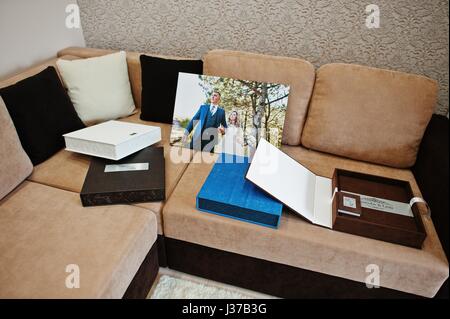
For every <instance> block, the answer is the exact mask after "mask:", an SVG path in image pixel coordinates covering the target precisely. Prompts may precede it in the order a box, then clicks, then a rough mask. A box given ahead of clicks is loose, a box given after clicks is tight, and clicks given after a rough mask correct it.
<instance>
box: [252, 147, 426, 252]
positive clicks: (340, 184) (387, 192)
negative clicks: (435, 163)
mask: <svg viewBox="0 0 450 319" xmlns="http://www.w3.org/2000/svg"><path fill="white" fill-rule="evenodd" d="M246 179H247V180H249V181H251V182H252V183H254V184H255V185H257V186H258V187H259V188H261V189H262V190H264V191H265V192H266V193H268V194H270V195H271V196H273V197H274V198H276V199H277V200H279V201H280V202H281V203H283V204H284V205H285V206H287V207H289V208H290V209H291V210H292V211H293V212H295V213H297V214H299V215H300V216H302V217H303V218H305V219H307V220H308V221H310V222H311V223H313V224H316V225H320V226H324V227H327V228H330V229H333V230H338V231H342V232H346V233H350V234H354V235H359V236H364V237H368V238H373V239H378V240H383V241H388V242H391V243H396V244H401V245H405V246H410V247H414V248H421V247H422V244H423V241H424V240H425V238H426V231H425V228H424V224H423V221H422V215H421V213H420V210H419V208H418V205H416V204H417V203H424V204H425V205H426V203H425V201H424V200H423V199H422V198H420V197H415V196H414V194H413V192H412V189H411V185H410V184H409V182H408V181H403V180H396V179H391V178H388V177H383V176H375V175H369V174H364V173H359V172H353V171H347V170H343V169H339V168H336V169H335V170H334V174H333V177H332V178H327V177H322V176H318V175H316V174H314V173H313V172H312V171H310V170H309V169H307V168H306V167H305V166H303V165H302V164H301V163H299V162H297V161H296V160H294V159H293V158H291V157H289V156H288V155H287V154H285V153H283V152H282V151H281V150H280V149H278V148H276V147H274V146H273V145H272V144H270V143H268V142H267V141H265V140H264V139H261V140H260V142H259V145H258V148H257V150H256V152H255V154H254V156H253V158H252V160H251V165H250V167H249V169H248V171H247V174H246ZM426 206H427V205H426ZM425 218H426V217H425Z"/></svg>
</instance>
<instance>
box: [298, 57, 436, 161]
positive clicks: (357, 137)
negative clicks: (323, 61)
mask: <svg viewBox="0 0 450 319" xmlns="http://www.w3.org/2000/svg"><path fill="white" fill-rule="evenodd" d="M437 90H438V88H437V83H436V81H434V80H432V79H429V78H426V77H424V76H419V75H414V74H407V73H402V72H396V71H390V70H382V69H376V68H371V67H366V66H361V65H352V64H343V63H332V64H327V65H324V66H322V67H320V68H319V70H318V71H317V76H316V83H315V85H314V91H313V95H312V98H311V103H310V106H309V112H308V118H307V119H306V123H305V127H304V128H303V134H302V144H303V145H304V146H306V147H307V148H310V149H313V150H316V151H322V152H327V153H331V154H335V155H339V156H343V157H348V158H352V159H356V160H360V161H366V162H371V163H376V164H382V165H387V166H392V167H398V168H408V167H411V166H413V165H414V162H415V161H416V156H417V151H418V150H419V144H420V141H421V139H422V136H423V134H424V132H425V128H426V127H427V124H428V122H429V121H430V118H431V115H432V114H433V111H434V108H435V105H436V99H437Z"/></svg>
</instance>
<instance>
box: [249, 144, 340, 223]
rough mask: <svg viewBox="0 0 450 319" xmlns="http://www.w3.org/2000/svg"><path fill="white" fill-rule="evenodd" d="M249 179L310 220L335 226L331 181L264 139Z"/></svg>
mask: <svg viewBox="0 0 450 319" xmlns="http://www.w3.org/2000/svg"><path fill="white" fill-rule="evenodd" d="M246 178H247V179H248V180H249V181H251V182H253V183H254V184H256V185H258V186H259V187H260V188H262V189H263V190H264V191H266V192H267V193H269V194H270V195H272V196H273V197H275V198H276V199H278V200H279V201H280V202H282V203H283V204H284V205H286V206H287V207H289V208H290V209H292V210H293V211H295V212H297V213H299V214H300V215H302V216H303V217H304V218H306V219H308V220H309V221H310V222H312V223H314V224H317V225H321V226H324V227H328V228H332V201H333V193H332V180H331V179H330V178H326V177H322V176H317V175H315V174H314V173H313V172H311V171H310V170H308V169H307V168H306V167H304V166H303V165H301V164H299V163H298V162H297V161H295V160H294V159H292V158H291V157H289V156H288V155H286V154H285V153H283V152H282V151H280V150H279V149H278V148H276V147H274V146H273V145H272V144H270V143H269V142H267V141H266V140H265V139H261V140H260V141H259V145H258V149H257V150H256V152H255V155H254V157H253V159H252V164H251V165H250V168H249V170H248V172H247V175H246Z"/></svg>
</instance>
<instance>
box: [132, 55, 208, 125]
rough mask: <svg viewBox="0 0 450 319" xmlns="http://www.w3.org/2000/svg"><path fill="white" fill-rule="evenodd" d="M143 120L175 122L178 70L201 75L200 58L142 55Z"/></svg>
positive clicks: (201, 64)
mask: <svg viewBox="0 0 450 319" xmlns="http://www.w3.org/2000/svg"><path fill="white" fill-rule="evenodd" d="M140 60H141V68H142V111H141V119H142V120H144V121H154V122H161V123H168V124H172V120H173V111H174V107H175V96H176V92H177V82H178V72H185V73H195V74H202V72H203V62H202V61H201V60H172V59H162V58H158V57H152V56H147V55H141V57H140Z"/></svg>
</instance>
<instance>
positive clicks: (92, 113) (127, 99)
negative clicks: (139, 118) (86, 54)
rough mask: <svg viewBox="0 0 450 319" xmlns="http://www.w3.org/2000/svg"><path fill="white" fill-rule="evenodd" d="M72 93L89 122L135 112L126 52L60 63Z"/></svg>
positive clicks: (64, 79)
mask: <svg viewBox="0 0 450 319" xmlns="http://www.w3.org/2000/svg"><path fill="white" fill-rule="evenodd" d="M56 65H57V66H58V70H59V72H60V74H61V77H62V79H63V81H64V84H65V86H66V87H67V90H68V94H69V96H70V99H71V100H72V103H73V105H74V107H75V110H76V111H77V113H78V116H79V117H80V119H81V120H82V121H83V122H84V123H85V124H86V125H92V124H95V123H99V122H104V121H107V120H113V119H117V118H120V117H125V116H128V115H130V114H132V113H133V112H134V111H135V107H134V101H133V96H132V94H131V87H130V80H129V78H128V67H127V60H126V53H125V51H120V52H117V53H112V54H108V55H104V56H100V57H94V58H87V59H80V60H73V61H68V60H62V59H59V60H58V61H57V62H56Z"/></svg>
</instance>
